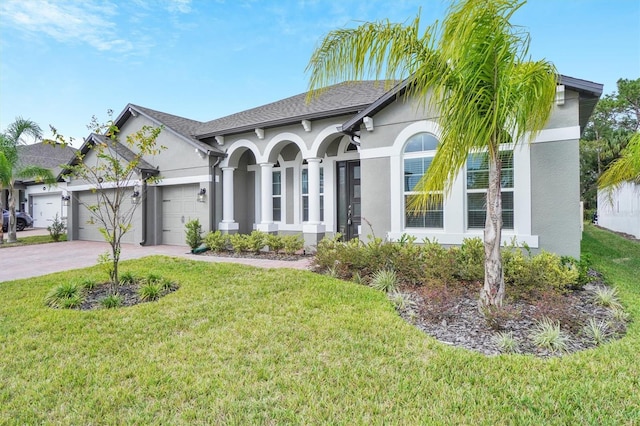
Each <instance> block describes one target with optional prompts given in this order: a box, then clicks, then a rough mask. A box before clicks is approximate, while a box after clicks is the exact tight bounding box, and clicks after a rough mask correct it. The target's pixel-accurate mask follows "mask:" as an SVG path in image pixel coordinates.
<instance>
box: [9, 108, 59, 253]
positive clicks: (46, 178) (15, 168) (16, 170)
mask: <svg viewBox="0 0 640 426" xmlns="http://www.w3.org/2000/svg"><path fill="white" fill-rule="evenodd" d="M28 135H30V136H32V137H33V138H34V139H36V140H37V139H40V138H41V137H42V130H41V129H40V126H38V125H37V124H36V123H35V122H33V121H31V120H27V119H24V118H22V117H18V118H16V120H15V121H14V122H13V123H11V125H9V127H8V128H7V130H6V131H5V133H4V134H2V135H0V193H1V192H2V190H3V189H8V191H9V200H8V201H9V203H8V204H9V226H8V229H9V242H10V243H11V242H15V241H16V200H15V194H14V192H15V184H16V181H17V180H18V179H26V178H36V180H38V181H43V182H45V183H47V184H51V183H54V182H55V178H54V177H53V174H52V173H51V170H49V169H45V168H42V167H38V166H29V165H22V164H20V161H19V156H18V145H19V144H21V143H24V137H25V136H28ZM1 202H2V200H1V199H0V204H1ZM3 222H4V217H2V218H0V244H2V243H4V233H3V232H2V228H3V226H4V223H3Z"/></svg>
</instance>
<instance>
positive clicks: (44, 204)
mask: <svg viewBox="0 0 640 426" xmlns="http://www.w3.org/2000/svg"><path fill="white" fill-rule="evenodd" d="M31 200H32V202H33V214H32V217H33V227H34V228H46V227H47V226H50V225H51V223H52V222H53V219H54V218H55V217H56V214H58V219H62V198H61V195H60V194H42V195H33V196H32V198H31Z"/></svg>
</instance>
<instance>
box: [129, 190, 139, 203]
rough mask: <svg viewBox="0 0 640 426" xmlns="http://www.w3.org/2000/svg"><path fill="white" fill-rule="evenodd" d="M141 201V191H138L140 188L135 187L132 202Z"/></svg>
mask: <svg viewBox="0 0 640 426" xmlns="http://www.w3.org/2000/svg"><path fill="white" fill-rule="evenodd" d="M139 202H140V191H138V188H135V189H134V190H133V193H132V194H131V203H132V204H138V203H139Z"/></svg>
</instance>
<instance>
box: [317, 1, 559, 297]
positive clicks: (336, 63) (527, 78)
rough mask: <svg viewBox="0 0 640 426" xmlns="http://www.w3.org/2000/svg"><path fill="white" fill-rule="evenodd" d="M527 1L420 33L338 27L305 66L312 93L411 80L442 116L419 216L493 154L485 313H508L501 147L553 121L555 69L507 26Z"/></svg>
mask: <svg viewBox="0 0 640 426" xmlns="http://www.w3.org/2000/svg"><path fill="white" fill-rule="evenodd" d="M523 4H524V2H521V1H514V0H462V1H460V2H458V3H454V4H452V5H451V6H450V8H449V10H448V13H447V16H446V17H445V19H444V21H443V22H442V25H441V26H440V25H438V23H435V24H433V25H431V26H429V27H427V28H426V30H425V31H424V33H423V34H422V35H421V36H420V35H419V34H420V30H419V24H420V22H419V18H418V17H417V18H416V19H415V20H414V21H413V22H412V23H410V24H409V25H405V24H393V23H390V22H389V21H381V22H376V23H365V24H363V25H361V26H359V27H357V28H355V29H339V30H335V31H332V32H330V33H329V34H328V35H327V36H326V37H325V39H324V40H323V42H322V43H321V45H320V46H319V47H318V48H317V49H316V51H315V52H314V53H313V55H312V57H311V60H310V62H309V65H308V67H307V70H310V71H311V78H310V93H311V95H310V96H313V93H315V92H316V91H317V90H318V89H321V88H322V87H324V86H326V85H328V84H331V83H335V82H339V81H344V80H358V79H361V78H364V77H365V76H370V75H372V74H373V75H374V76H375V78H377V79H381V78H384V79H385V80H387V81H391V80H397V79H398V78H406V80H405V84H406V87H407V95H408V96H413V97H415V98H417V99H419V100H421V101H422V106H427V105H430V106H432V107H434V108H437V110H438V111H439V112H440V117H439V121H440V124H441V127H442V129H443V130H442V134H441V135H440V145H439V147H438V151H437V153H436V155H435V158H434V160H433V162H432V163H431V166H430V168H429V169H428V171H427V172H426V173H425V175H424V176H423V178H422V180H421V182H420V184H419V185H420V189H421V191H422V195H419V196H417V197H415V198H414V199H413V201H412V203H411V205H410V207H411V208H412V209H414V210H420V209H424V207H426V206H428V205H431V204H432V203H437V202H438V201H439V200H438V198H440V199H441V198H442V197H443V196H446V195H448V193H449V192H450V191H451V189H452V184H453V181H454V179H455V177H456V176H457V175H458V173H459V172H460V170H461V169H462V168H463V166H464V164H465V162H466V161H467V157H468V155H469V154H470V153H473V152H477V151H486V152H487V155H488V163H489V164H488V166H489V185H488V189H487V196H486V206H487V215H486V222H485V230H484V251H485V282H484V287H483V289H482V291H481V295H480V304H481V306H488V305H492V306H500V305H501V304H502V300H503V298H504V275H503V270H502V260H501V256H500V244H501V233H502V199H501V193H500V180H501V179H500V178H501V171H500V169H501V162H500V146H501V145H502V144H505V143H520V142H522V141H529V140H531V138H533V137H535V135H536V134H537V132H539V131H540V130H541V129H542V128H543V127H544V125H545V124H546V122H547V120H548V118H549V116H550V114H551V109H552V106H553V100H554V96H555V87H556V84H557V74H556V70H555V67H554V66H553V64H551V63H549V62H547V61H544V60H542V61H535V62H534V61H531V60H529V57H528V48H529V34H528V33H527V32H525V31H523V30H522V29H521V28H519V27H516V26H513V25H512V24H511V23H510V22H509V20H510V18H511V17H512V15H513V13H514V12H515V11H516V10H518V9H519V8H520V7H521V6H522V5H523Z"/></svg>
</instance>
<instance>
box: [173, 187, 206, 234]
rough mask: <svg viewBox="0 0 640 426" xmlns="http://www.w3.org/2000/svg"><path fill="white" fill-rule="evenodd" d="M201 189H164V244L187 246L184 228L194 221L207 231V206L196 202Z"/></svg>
mask: <svg viewBox="0 0 640 426" xmlns="http://www.w3.org/2000/svg"><path fill="white" fill-rule="evenodd" d="M199 189H200V186H199V185H198V184H193V185H191V184H190V185H173V186H163V187H162V244H170V245H180V246H184V245H186V244H187V243H186V241H185V235H186V234H185V227H184V226H185V224H186V223H187V222H188V221H190V220H192V219H200V224H201V225H202V227H203V229H206V226H207V224H208V214H207V204H206V203H199V202H197V201H196V198H197V196H198V190H199Z"/></svg>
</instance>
